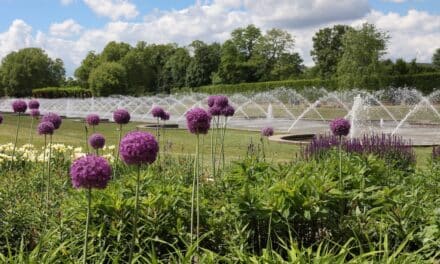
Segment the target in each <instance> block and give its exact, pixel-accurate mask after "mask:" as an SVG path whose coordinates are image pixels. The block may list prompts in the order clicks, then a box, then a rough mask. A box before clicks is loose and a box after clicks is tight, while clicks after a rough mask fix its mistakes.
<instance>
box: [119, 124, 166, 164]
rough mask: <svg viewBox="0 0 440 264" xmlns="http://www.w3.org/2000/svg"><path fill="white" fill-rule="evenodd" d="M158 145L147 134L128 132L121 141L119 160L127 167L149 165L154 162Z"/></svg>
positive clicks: (152, 137)
mask: <svg viewBox="0 0 440 264" xmlns="http://www.w3.org/2000/svg"><path fill="white" fill-rule="evenodd" d="M158 151H159V144H158V143H157V141H156V139H155V138H154V136H153V135H151V134H150V133H148V132H142V131H134V132H129V133H127V134H126V135H125V137H124V138H123V139H122V140H121V144H120V147H119V153H120V156H121V159H122V160H123V161H124V162H125V163H126V164H129V165H132V164H133V165H134V164H137V165H140V164H150V163H153V162H154V161H155V160H156V157H157V152H158Z"/></svg>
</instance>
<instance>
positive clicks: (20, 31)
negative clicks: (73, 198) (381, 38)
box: [0, 0, 440, 76]
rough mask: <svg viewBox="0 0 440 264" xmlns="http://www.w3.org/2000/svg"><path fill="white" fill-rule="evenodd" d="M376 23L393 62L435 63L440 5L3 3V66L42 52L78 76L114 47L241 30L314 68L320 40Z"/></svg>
mask: <svg viewBox="0 0 440 264" xmlns="http://www.w3.org/2000/svg"><path fill="white" fill-rule="evenodd" d="M365 22H368V23H374V24H375V25H376V26H377V28H379V29H380V30H382V31H385V32H387V33H388V34H389V35H390V37H391V39H390V41H389V45H388V50H387V52H388V53H387V54H386V56H385V57H386V58H391V59H396V58H404V59H406V60H412V59H414V58H416V59H417V61H419V62H430V61H431V58H432V54H433V53H434V51H435V50H436V49H437V48H440V0H198V1H194V0H191V1H190V0H174V1H172V0H160V1H159V0H156V1H151V0H0V59H1V58H3V57H5V56H6V55H7V54H8V53H10V52H12V51H16V50H18V49H21V48H25V47H40V48H43V49H44V50H46V52H47V53H48V55H49V56H50V57H52V58H61V59H63V61H64V63H65V66H66V70H67V75H68V76H71V75H73V72H74V70H75V68H76V67H78V66H79V65H80V64H81V61H82V59H84V57H85V56H86V54H87V53H88V52H89V51H91V50H94V51H96V52H101V51H102V49H103V47H104V46H105V45H106V44H107V43H108V42H109V41H124V42H128V43H130V44H132V45H135V44H136V43H137V42H138V41H141V40H142V41H146V42H147V43H157V44H159V43H170V42H175V43H177V44H179V45H182V46H184V45H188V44H189V43H190V42H191V41H193V40H196V39H199V40H202V41H205V42H208V43H210V42H214V41H216V42H223V41H224V40H226V39H228V38H229V37H230V32H231V31H232V30H234V29H236V28H238V27H246V26H247V25H249V24H254V25H256V26H257V27H259V28H261V29H262V31H266V30H268V29H271V28H281V29H284V30H287V31H288V32H290V33H291V34H292V35H293V36H294V39H295V51H296V52H299V54H300V55H301V57H302V58H303V59H304V63H305V64H306V65H308V66H311V65H313V60H312V58H311V56H310V50H311V48H312V37H313V35H314V34H315V32H317V31H318V30H319V29H320V28H323V27H328V26H332V25H335V24H347V25H351V26H354V27H360V26H361V25H362V23H365Z"/></svg>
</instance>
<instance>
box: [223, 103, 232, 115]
mask: <svg viewBox="0 0 440 264" xmlns="http://www.w3.org/2000/svg"><path fill="white" fill-rule="evenodd" d="M234 114H235V109H234V107H233V106H232V105H227V106H226V107H225V108H223V109H222V115H224V116H233V115H234Z"/></svg>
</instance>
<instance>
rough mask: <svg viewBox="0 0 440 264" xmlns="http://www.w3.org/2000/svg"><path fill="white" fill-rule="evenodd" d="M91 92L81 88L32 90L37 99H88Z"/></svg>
mask: <svg viewBox="0 0 440 264" xmlns="http://www.w3.org/2000/svg"><path fill="white" fill-rule="evenodd" d="M91 96H92V92H91V91H90V90H86V89H83V88H81V87H79V86H73V87H46V88H39V89H34V90H32V97H35V98H64V97H74V98H87V97H91Z"/></svg>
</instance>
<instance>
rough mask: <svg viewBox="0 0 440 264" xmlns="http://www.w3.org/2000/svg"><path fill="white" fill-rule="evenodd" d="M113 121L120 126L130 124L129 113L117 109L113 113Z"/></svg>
mask: <svg viewBox="0 0 440 264" xmlns="http://www.w3.org/2000/svg"><path fill="white" fill-rule="evenodd" d="M113 120H115V122H116V123H117V124H120V125H125V124H128V122H130V113H129V112H128V111H127V110H125V109H118V110H116V111H114V112H113Z"/></svg>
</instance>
